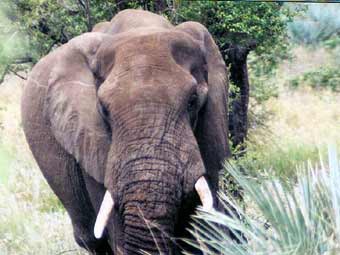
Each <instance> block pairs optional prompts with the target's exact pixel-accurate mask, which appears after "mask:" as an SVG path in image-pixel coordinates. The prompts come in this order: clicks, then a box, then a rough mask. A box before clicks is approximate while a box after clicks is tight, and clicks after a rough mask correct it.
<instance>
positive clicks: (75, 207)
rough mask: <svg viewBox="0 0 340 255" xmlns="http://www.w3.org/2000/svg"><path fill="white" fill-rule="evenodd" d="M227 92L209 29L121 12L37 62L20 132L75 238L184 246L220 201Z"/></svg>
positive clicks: (137, 246) (98, 243)
mask: <svg viewBox="0 0 340 255" xmlns="http://www.w3.org/2000/svg"><path fill="white" fill-rule="evenodd" d="M227 91H228V74H227V69H226V65H225V63H224V61H223V58H222V56H221V54H220V52H219V49H218V47H217V45H216V44H215V42H214V40H213V38H212V36H211V35H210V33H209V32H208V30H207V29H206V28H205V27H204V26H203V25H201V24H200V23H197V22H184V23H181V24H179V25H177V26H174V25H172V24H170V23H169V21H168V20H167V19H165V18H164V17H162V16H159V15H157V14H154V13H151V12H147V11H143V10H124V11H121V12H119V13H118V14H117V15H115V16H114V17H113V19H112V20H111V21H110V22H102V23H99V24H97V25H96V26H95V27H94V28H93V30H92V31H91V32H88V33H84V34H82V35H80V36H77V37H75V38H73V39H71V40H70V41H69V42H68V43H66V44H64V45H62V46H60V47H59V48H57V49H55V50H53V51H52V52H51V53H49V54H48V55H47V56H45V57H43V58H42V59H41V60H40V61H39V62H38V63H37V64H36V65H35V66H34V68H33V69H32V72H31V73H30V76H29V79H28V81H27V84H26V85H25V88H24V91H23V96H22V104H21V107H22V124H23V129H24V133H25V136H26V140H27V142H28V144H29V147H30V149H31V151H32V154H33V156H34V158H35V160H36V162H37V164H38V166H39V168H40V170H41V171H42V174H43V175H44V177H45V179H46V180H47V182H48V184H49V186H50V187H51V189H52V190H53V192H54V193H55V194H56V196H57V197H58V198H59V200H60V201H61V203H62V204H63V206H64V207H65V209H66V211H67V213H68V215H69V217H70V218H71V222H72V226H73V233H74V238H75V241H76V242H77V244H78V245H79V246H81V247H83V248H85V249H87V250H88V251H89V252H90V253H92V254H140V252H141V251H145V252H147V253H149V254H158V253H162V254H181V251H182V249H183V247H184V246H185V244H183V243H181V242H177V241H176V240H178V239H179V238H181V237H184V238H187V237H190V234H189V231H188V228H189V227H190V219H191V215H192V214H194V213H195V210H196V208H197V206H199V205H202V206H203V208H204V209H205V210H215V209H217V210H218V209H219V208H220V207H221V205H220V204H219V202H218V199H217V192H218V177H219V171H220V169H221V168H222V164H223V161H224V160H225V159H226V158H228V157H229V156H230V149H229V141H228V95H227ZM181 244H182V245H181ZM183 245H184V246H183ZM187 248H188V247H187ZM188 249H190V248H188Z"/></svg>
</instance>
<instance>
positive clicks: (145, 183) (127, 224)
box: [120, 155, 182, 254]
mask: <svg viewBox="0 0 340 255" xmlns="http://www.w3.org/2000/svg"><path fill="white" fill-rule="evenodd" d="M127 167H128V169H124V170H123V171H126V172H127V173H128V175H129V179H128V181H127V182H125V185H124V187H123V189H122V193H121V194H122V199H121V201H120V208H121V212H122V218H123V225H124V249H125V250H126V253H127V254H135V253H136V254H137V253H138V251H139V250H144V251H146V252H149V253H151V254H159V253H160V252H163V253H164V254H171V249H170V247H171V246H172V245H171V243H170V239H169V237H172V236H173V234H174V222H175V221H176V216H177V208H178V207H179V203H180V197H181V195H182V191H181V188H180V187H179V183H180V175H178V174H176V172H179V171H178V169H179V168H180V167H179V166H178V165H176V162H172V161H168V159H162V158H161V157H157V155H154V156H150V155H149V156H147V157H142V158H141V159H137V160H133V162H132V163H131V164H130V165H128V166H127Z"/></svg>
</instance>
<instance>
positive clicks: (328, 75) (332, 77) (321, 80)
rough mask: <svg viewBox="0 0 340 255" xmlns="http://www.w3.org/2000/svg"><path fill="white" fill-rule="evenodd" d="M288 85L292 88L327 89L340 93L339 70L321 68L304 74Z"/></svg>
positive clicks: (330, 67)
mask: <svg viewBox="0 0 340 255" xmlns="http://www.w3.org/2000/svg"><path fill="white" fill-rule="evenodd" d="M289 83H290V85H291V86H292V87H294V88H296V87H298V86H301V85H302V86H303V85H304V86H310V87H312V88H314V89H320V88H329V89H331V90H332V91H334V92H340V69H339V68H338V67H337V66H335V67H332V66H326V67H321V68H319V69H318V70H313V71H309V72H306V73H304V74H303V75H301V76H298V77H296V78H294V79H292V80H291V81H290V82H289Z"/></svg>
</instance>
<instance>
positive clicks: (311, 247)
mask: <svg viewBox="0 0 340 255" xmlns="http://www.w3.org/2000/svg"><path fill="white" fill-rule="evenodd" d="M328 155H329V168H328V167H327V168H326V166H325V165H324V164H323V162H320V164H321V166H322V167H321V169H317V168H313V167H312V166H311V165H310V164H308V167H306V168H305V169H304V171H303V172H304V174H302V175H300V176H298V178H297V181H296V183H293V184H292V185H290V186H287V185H285V184H284V183H282V182H280V181H277V180H275V179H273V180H270V179H269V180H265V179H264V178H263V177H261V176H258V177H259V179H253V178H249V177H248V176H247V175H245V174H242V172H240V170H238V169H237V168H234V167H233V166H231V165H225V168H226V170H227V171H228V172H229V173H230V174H231V175H232V176H233V177H234V178H235V179H236V181H237V182H238V184H239V185H240V186H241V187H242V188H243V190H244V194H245V197H246V202H245V203H246V204H245V205H244V204H241V203H239V202H235V201H233V200H232V199H231V198H229V197H228V196H227V195H226V194H223V193H222V194H220V198H221V201H222V202H223V204H224V207H225V209H226V210H227V211H228V212H229V213H230V215H231V216H227V215H225V214H222V213H219V212H216V211H210V212H206V211H203V210H201V211H200V212H199V213H198V214H197V215H196V216H195V223H194V225H193V226H194V230H193V231H192V233H193V235H195V236H196V238H197V243H194V242H190V243H191V244H192V245H193V246H196V247H199V248H200V249H201V250H202V251H204V254H207V255H209V254H228V255H236V254H237V255H250V254H278V255H283V254H285V255H293V254H310V255H317V254H338V253H339V251H340V245H339V243H340V211H339V208H340V168H339V160H338V158H337V155H336V150H335V148H331V149H330V150H329V153H328ZM247 207H248V208H249V207H253V208H254V210H253V211H250V210H249V209H248V208H247ZM223 228H228V229H230V230H231V231H232V232H233V233H234V235H235V236H236V237H238V238H239V242H235V241H234V240H232V239H231V238H230V237H229V235H227V234H226V233H225V232H224V231H223V230H222V229H223ZM240 233H242V235H240Z"/></svg>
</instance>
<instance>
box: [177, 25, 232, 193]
mask: <svg viewBox="0 0 340 255" xmlns="http://www.w3.org/2000/svg"><path fill="white" fill-rule="evenodd" d="M175 29H176V30H177V31H182V32H185V33H186V34H189V35H190V36H191V37H192V38H194V39H195V40H196V41H198V42H199V43H200V45H201V48H202V50H203V51H204V55H205V58H206V62H207V68H208V95H207V100H206V103H205V105H204V106H203V108H202V109H201V111H200V114H199V118H198V123H197V127H196V130H195V136H196V138H197V141H198V145H199V147H200V151H201V155H202V158H203V161H204V164H205V167H206V168H207V174H208V177H209V178H210V181H211V184H212V188H213V189H215V190H216V189H217V185H218V184H217V182H218V171H219V169H221V168H222V162H223V160H224V159H225V158H226V157H228V156H229V154H230V151H229V142H228V74H227V69H226V65H225V63H224V60H223V58H222V56H221V53H220V51H219V49H218V47H217V45H216V44H215V42H214V40H213V38H212V36H211V35H210V33H209V32H208V30H207V29H206V28H205V27H204V26H203V25H201V24H199V23H197V22H185V23H182V24H180V25H178V26H177V27H176V28H175Z"/></svg>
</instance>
